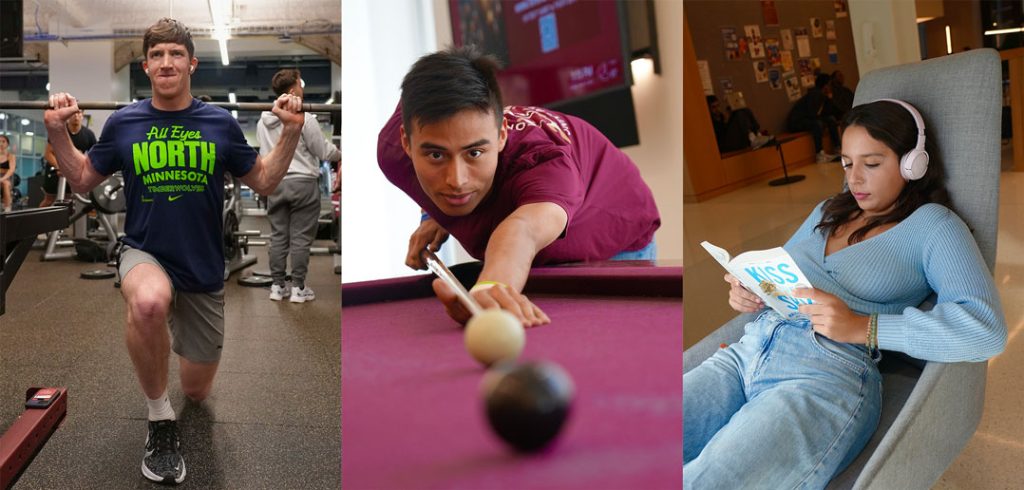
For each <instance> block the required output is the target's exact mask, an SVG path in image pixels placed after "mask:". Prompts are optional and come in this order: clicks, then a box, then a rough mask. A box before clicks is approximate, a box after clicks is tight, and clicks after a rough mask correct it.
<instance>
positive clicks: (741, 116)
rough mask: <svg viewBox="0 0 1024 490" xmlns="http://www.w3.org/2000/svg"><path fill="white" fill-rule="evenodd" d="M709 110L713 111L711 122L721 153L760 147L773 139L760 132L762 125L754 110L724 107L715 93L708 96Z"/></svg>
mask: <svg viewBox="0 0 1024 490" xmlns="http://www.w3.org/2000/svg"><path fill="white" fill-rule="evenodd" d="M707 102H708V110H710V111H711V124H713V125H714V127H715V140H716V141H717V142H718V152H719V153H729V152H730V151H736V150H743V149H746V148H751V149H754V150H756V149H758V148H760V147H762V146H764V145H766V144H768V143H769V142H771V141H772V140H773V139H775V138H774V137H773V136H769V135H764V134H760V133H759V131H760V130H761V125H760V124H758V123H757V118H756V117H754V112H753V111H751V110H750V109H747V108H743V109H737V110H732V108H731V107H729V106H725V109H723V108H722V103H721V102H720V101H719V100H718V97H716V96H714V95H709V96H707Z"/></svg>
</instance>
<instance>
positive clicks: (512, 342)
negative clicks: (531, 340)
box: [465, 308, 526, 366]
mask: <svg viewBox="0 0 1024 490" xmlns="http://www.w3.org/2000/svg"><path fill="white" fill-rule="evenodd" d="M465 339H466V350H467V351H469V354H470V355H472V356H473V358H474V359H476V360H477V361H479V362H480V363H481V364H483V365H485V366H490V365H491V364H494V363H495V362H498V361H505V360H515V359H516V358H517V357H519V354H520V353H522V352H523V345H525V344H526V332H525V331H524V329H523V324H521V323H519V320H518V319H516V317H515V316H513V315H512V314H511V313H509V312H507V311H504V310H500V309H498V308H490V309H486V310H484V311H481V312H480V313H478V314H476V315H474V316H473V318H470V319H469V323H467V324H466V337H465Z"/></svg>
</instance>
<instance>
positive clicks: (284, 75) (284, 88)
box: [270, 68, 302, 95]
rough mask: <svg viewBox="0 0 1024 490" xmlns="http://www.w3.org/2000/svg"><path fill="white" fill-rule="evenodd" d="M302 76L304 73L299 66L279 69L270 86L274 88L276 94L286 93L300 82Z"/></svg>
mask: <svg viewBox="0 0 1024 490" xmlns="http://www.w3.org/2000/svg"><path fill="white" fill-rule="evenodd" d="M300 78H302V73H300V72H299V70H298V69H297V68H285V69H283V70H278V72H277V73H275V74H274V78H273V79H272V80H271V81H270V88H271V89H273V90H274V95H281V94H286V93H288V90H289V89H291V88H292V87H294V86H295V84H296V83H298V82H299V79H300Z"/></svg>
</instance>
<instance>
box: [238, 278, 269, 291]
mask: <svg viewBox="0 0 1024 490" xmlns="http://www.w3.org/2000/svg"><path fill="white" fill-rule="evenodd" d="M273 283H274V280H273V279H271V278H269V277H264V276H245V277H239V278H238V284H239V285H241V286H245V287H247V288H265V287H267V286H270V285H271V284H273Z"/></svg>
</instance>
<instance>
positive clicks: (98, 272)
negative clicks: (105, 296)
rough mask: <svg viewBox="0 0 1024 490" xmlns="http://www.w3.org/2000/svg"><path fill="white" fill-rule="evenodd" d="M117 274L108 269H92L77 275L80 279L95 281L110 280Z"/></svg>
mask: <svg viewBox="0 0 1024 490" xmlns="http://www.w3.org/2000/svg"><path fill="white" fill-rule="evenodd" d="M116 275H117V273H115V272H114V271H112V270H110V269H92V270H87V271H84V272H82V273H81V274H79V276H80V277H81V278H82V279H89V280H97V279H112V278H113V277H114V276H116Z"/></svg>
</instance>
